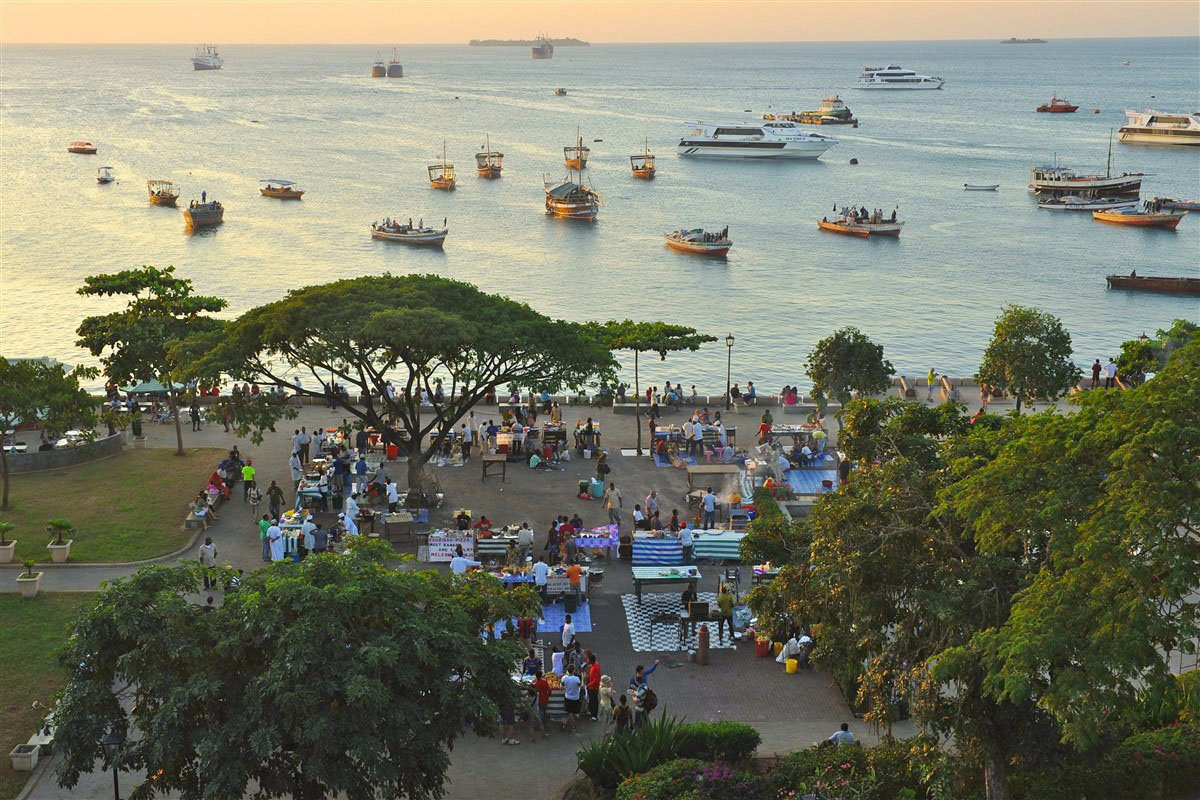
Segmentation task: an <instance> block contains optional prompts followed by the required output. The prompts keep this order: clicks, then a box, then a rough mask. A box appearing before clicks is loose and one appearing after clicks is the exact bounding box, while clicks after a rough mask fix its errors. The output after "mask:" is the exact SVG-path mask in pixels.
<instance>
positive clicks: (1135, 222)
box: [1092, 211, 1188, 230]
mask: <svg viewBox="0 0 1200 800" xmlns="http://www.w3.org/2000/svg"><path fill="white" fill-rule="evenodd" d="M1187 213H1188V212H1186V211H1177V212H1173V213H1167V214H1119V213H1114V212H1109V211H1093V212H1092V218H1093V219H1098V220H1100V221H1101V222H1111V223H1114V224H1116V225H1130V226H1133V227H1135V228H1167V229H1170V230H1175V227H1176V226H1177V225H1178V224H1179V221H1180V220H1182V219H1183V218H1184V217H1186V216H1187Z"/></svg>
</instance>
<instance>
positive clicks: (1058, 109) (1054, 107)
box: [1037, 97, 1079, 114]
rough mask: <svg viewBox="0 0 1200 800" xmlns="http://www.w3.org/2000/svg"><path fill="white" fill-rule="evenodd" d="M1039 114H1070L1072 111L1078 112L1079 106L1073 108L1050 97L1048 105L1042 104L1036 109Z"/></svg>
mask: <svg viewBox="0 0 1200 800" xmlns="http://www.w3.org/2000/svg"><path fill="white" fill-rule="evenodd" d="M1037 110H1038V111H1039V112H1041V113H1049V114H1070V113H1071V112H1073V111H1078V110H1079V106H1073V105H1071V104H1070V103H1068V102H1067V101H1066V100H1060V99H1059V98H1057V97H1051V98H1050V102H1049V103H1043V104H1042V105H1040V106H1038V107H1037Z"/></svg>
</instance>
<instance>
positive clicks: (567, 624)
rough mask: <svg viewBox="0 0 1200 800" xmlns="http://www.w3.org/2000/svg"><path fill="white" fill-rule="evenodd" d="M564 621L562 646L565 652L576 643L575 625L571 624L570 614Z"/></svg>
mask: <svg viewBox="0 0 1200 800" xmlns="http://www.w3.org/2000/svg"><path fill="white" fill-rule="evenodd" d="M564 620H565V621H564V622H563V626H562V646H563V650H566V649H567V648H569V647H570V646H571V645H573V644H574V643H575V623H574V622H571V615H570V614H567V616H566V617H564Z"/></svg>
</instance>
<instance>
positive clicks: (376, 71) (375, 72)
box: [371, 64, 387, 78]
mask: <svg viewBox="0 0 1200 800" xmlns="http://www.w3.org/2000/svg"><path fill="white" fill-rule="evenodd" d="M386 75H387V71H386V70H385V69H384V68H383V65H382V64H381V65H379V66H377V67H371V77H372V78H382V77H384V76H386Z"/></svg>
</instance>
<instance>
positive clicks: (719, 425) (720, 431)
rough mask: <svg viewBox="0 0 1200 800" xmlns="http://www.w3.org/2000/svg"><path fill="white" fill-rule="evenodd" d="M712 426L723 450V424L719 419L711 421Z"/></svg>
mask: <svg viewBox="0 0 1200 800" xmlns="http://www.w3.org/2000/svg"><path fill="white" fill-rule="evenodd" d="M713 427H714V428H715V429H716V431H717V439H719V440H720V442H721V449H722V450H723V449H725V425H724V424H722V422H721V420H717V421H716V422H714V423H713Z"/></svg>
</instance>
